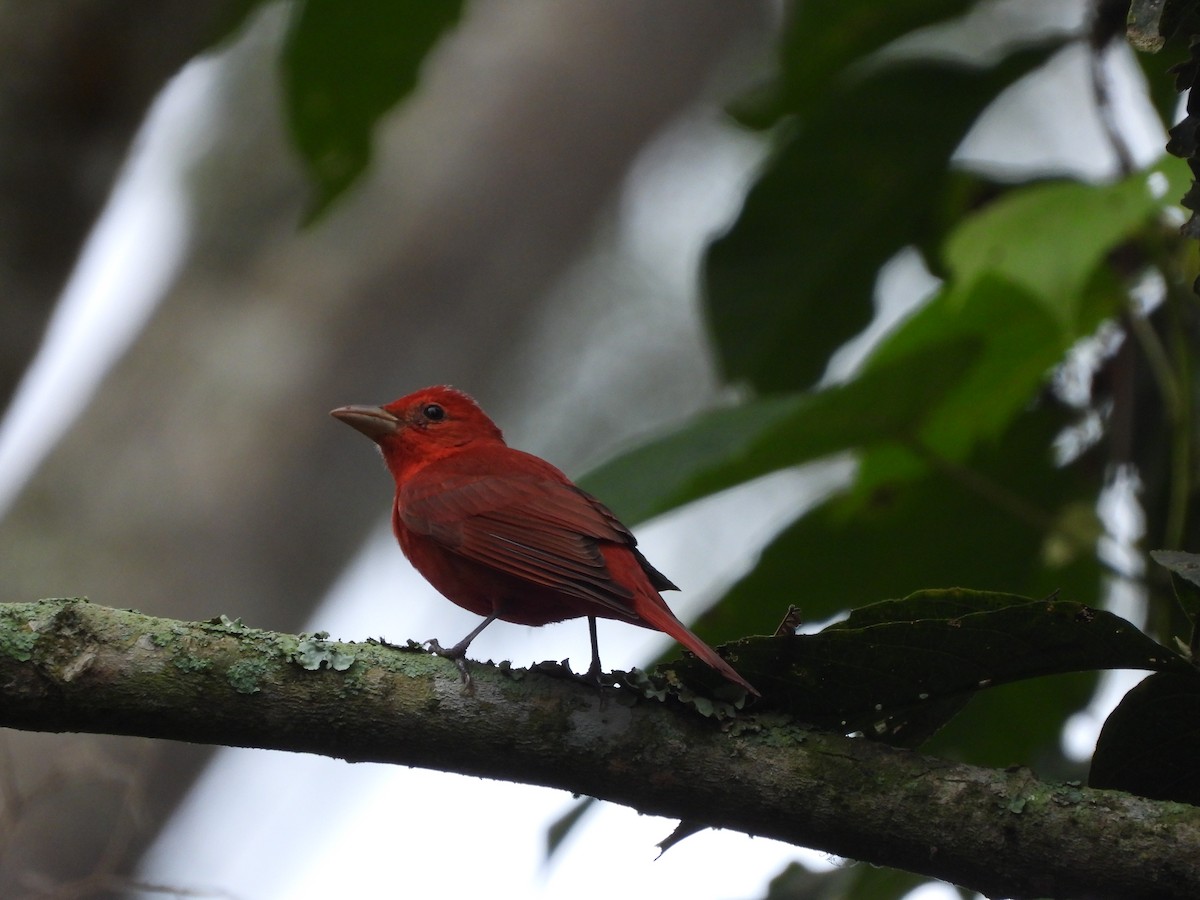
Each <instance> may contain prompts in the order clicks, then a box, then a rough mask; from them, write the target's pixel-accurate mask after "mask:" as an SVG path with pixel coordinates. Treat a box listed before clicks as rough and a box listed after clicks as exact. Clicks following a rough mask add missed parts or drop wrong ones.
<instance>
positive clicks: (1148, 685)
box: [1088, 669, 1200, 806]
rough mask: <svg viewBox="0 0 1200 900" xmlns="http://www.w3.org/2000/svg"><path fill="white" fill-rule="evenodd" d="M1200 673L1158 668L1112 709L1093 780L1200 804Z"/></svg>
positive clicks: (1094, 762)
mask: <svg viewBox="0 0 1200 900" xmlns="http://www.w3.org/2000/svg"><path fill="white" fill-rule="evenodd" d="M1197 759H1200V673H1198V672H1196V671H1195V670H1194V669H1191V670H1189V671H1183V672H1159V673H1157V674H1155V675H1151V676H1150V677H1149V678H1147V679H1145V680H1144V681H1142V682H1141V683H1140V684H1139V685H1138V686H1137V687H1135V688H1134V689H1133V690H1131V691H1130V692H1129V693H1128V694H1126V695H1125V697H1124V699H1123V700H1122V701H1121V702H1120V704H1118V706H1117V708H1116V709H1115V710H1113V712H1112V715H1110V716H1109V717H1108V721H1107V722H1105V723H1104V728H1103V729H1101V731H1100V739H1099V740H1098V741H1097V742H1096V753H1095V755H1094V756H1093V757H1092V771H1091V774H1090V776H1089V777H1088V783H1089V784H1090V785H1091V786H1092V787H1098V788H1115V789H1116V790H1120V791H1129V792H1130V793H1133V794H1140V795H1141V796H1143V797H1150V798H1151V799H1154V800H1177V801H1180V802H1182V803H1191V804H1193V805H1198V806H1200V766H1197V765H1196V760H1197Z"/></svg>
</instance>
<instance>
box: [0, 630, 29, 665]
mask: <svg viewBox="0 0 1200 900" xmlns="http://www.w3.org/2000/svg"><path fill="white" fill-rule="evenodd" d="M37 642H38V634H37V631H36V630H34V629H33V628H32V627H30V626H29V625H28V624H26V625H25V627H23V628H17V629H13V630H11V631H10V630H9V629H7V628H6V629H3V631H0V656H7V657H9V658H11V659H15V660H16V661H17V662H29V660H31V659H33V648H34V647H36V646H37Z"/></svg>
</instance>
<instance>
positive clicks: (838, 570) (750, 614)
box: [697, 408, 1099, 642]
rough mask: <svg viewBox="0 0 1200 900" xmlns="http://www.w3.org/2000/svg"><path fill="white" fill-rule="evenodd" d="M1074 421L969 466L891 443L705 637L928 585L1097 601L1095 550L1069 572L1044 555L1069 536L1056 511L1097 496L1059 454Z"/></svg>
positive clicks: (998, 448)
mask: <svg viewBox="0 0 1200 900" xmlns="http://www.w3.org/2000/svg"><path fill="white" fill-rule="evenodd" d="M1066 421H1067V418H1066V415H1065V414H1063V413H1062V412H1061V411H1059V410H1057V409H1049V408H1044V409H1037V410H1033V411H1031V412H1028V413H1026V414H1024V415H1022V416H1020V417H1019V418H1018V419H1017V420H1016V421H1015V422H1014V423H1013V424H1011V425H1010V427H1009V428H1008V430H1007V431H1006V432H1005V433H1004V434H1003V435H1002V436H1001V437H1000V438H998V439H997V440H996V441H994V442H989V443H986V444H981V445H980V446H978V447H977V448H976V449H975V451H974V453H973V454H972V456H971V457H970V458H969V459H968V460H967V461H966V462H965V463H963V464H960V465H956V466H949V467H942V468H938V469H936V470H930V469H929V468H928V467H924V468H922V467H921V463H920V460H914V459H912V458H911V455H909V456H908V457H905V456H904V454H903V451H895V450H894V449H893V448H891V447H888V446H880V447H876V448H873V449H870V450H869V451H868V452H866V453H865V454H864V456H863V460H862V462H861V465H860V468H861V469H863V470H865V471H867V472H869V476H868V477H867V478H865V483H863V484H860V485H858V486H856V488H855V489H853V490H852V491H850V492H848V493H845V494H842V495H839V496H836V497H833V498H831V499H830V500H828V501H827V502H826V503H824V504H823V505H821V506H820V507H818V508H817V509H815V510H813V511H812V512H811V513H809V514H808V515H806V516H805V517H804V518H802V519H800V520H798V521H796V522H794V523H793V524H791V525H789V526H788V527H787V528H785V529H784V530H783V531H781V532H780V533H779V534H778V535H777V536H776V537H775V539H774V540H773V541H772V542H771V543H770V544H769V545H768V546H767V547H766V548H765V549H764V550H763V552H762V555H761V557H760V558H759V561H758V565H757V566H756V567H755V568H754V570H753V571H751V572H749V573H748V574H746V575H745V576H744V577H743V578H742V579H741V580H740V581H739V582H738V583H737V584H735V585H734V586H733V587H732V588H731V589H730V591H729V592H728V593H727V594H726V596H725V597H724V598H723V599H722V600H721V601H720V602H719V603H718V604H717V605H716V606H715V607H714V608H713V609H712V610H710V611H709V612H708V613H706V614H705V615H704V617H703V618H702V619H701V620H700V622H699V623H697V630H698V632H699V633H700V634H701V636H704V637H707V638H709V639H711V640H713V641H718V642H719V641H726V640H731V639H733V638H737V637H741V636H742V635H746V634H756V633H757V634H762V633H770V632H771V631H772V630H773V629H774V626H775V624H776V623H777V622H778V621H779V618H780V617H781V615H782V613H783V610H784V609H785V608H786V607H787V605H788V604H795V605H796V606H798V607H799V608H800V610H801V612H802V613H803V615H804V618H805V620H806V621H809V622H813V621H821V620H824V619H828V618H829V617H831V616H834V615H837V614H839V613H841V612H843V611H844V610H847V609H855V608H858V607H861V606H865V605H866V604H868V603H873V602H875V601H877V600H879V598H881V597H889V596H891V597H896V596H903V595H905V594H908V593H911V592H913V591H917V590H920V589H921V588H922V587H923V586H924V585H929V584H943V585H954V584H976V585H980V586H982V587H987V588H991V589H997V590H1007V591H1010V592H1017V591H1020V592H1022V593H1025V594H1031V593H1034V594H1036V593H1043V592H1045V593H1048V592H1049V591H1052V590H1054V589H1056V588H1060V587H1061V588H1062V589H1064V590H1068V591H1072V592H1074V593H1075V595H1076V596H1084V597H1094V596H1096V595H1097V592H1098V590H1099V569H1098V567H1097V565H1096V562H1095V559H1094V555H1093V554H1092V552H1091V551H1092V547H1091V545H1088V544H1084V545H1083V546H1082V547H1080V548H1078V550H1079V553H1078V556H1077V557H1076V558H1075V559H1076V561H1075V562H1074V563H1072V564H1071V566H1069V567H1067V568H1060V567H1059V566H1058V565H1055V566H1054V567H1053V568H1048V566H1049V563H1050V560H1049V558H1048V557H1047V556H1046V555H1045V548H1046V545H1047V544H1048V543H1049V542H1051V541H1057V540H1058V538H1059V537H1060V535H1059V533H1058V531H1057V529H1056V526H1057V525H1058V524H1059V523H1060V521H1062V519H1061V517H1060V516H1058V515H1056V513H1057V511H1058V510H1061V509H1063V508H1066V507H1073V506H1074V505H1075V504H1077V503H1079V502H1080V501H1083V502H1085V503H1087V504H1088V505H1089V507H1090V504H1091V502H1092V499H1091V498H1092V492H1093V491H1094V486H1093V484H1092V482H1091V481H1090V479H1089V478H1088V477H1087V473H1085V472H1081V471H1077V470H1071V469H1059V468H1056V467H1055V466H1054V465H1053V461H1052V460H1051V458H1050V452H1049V446H1050V442H1051V441H1052V440H1053V438H1054V435H1055V434H1057V432H1058V431H1059V429H1060V428H1062V426H1063V424H1064V423H1065V422H1066ZM889 471H894V472H895V473H896V474H895V476H894V477H893V478H888V472H889ZM913 471H917V472H919V477H913V474H912V473H913ZM1068 537H1071V536H1068ZM1061 558H1062V557H1061V556H1056V557H1055V559H1056V560H1059V559H1061Z"/></svg>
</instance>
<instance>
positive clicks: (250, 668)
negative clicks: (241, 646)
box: [225, 659, 270, 694]
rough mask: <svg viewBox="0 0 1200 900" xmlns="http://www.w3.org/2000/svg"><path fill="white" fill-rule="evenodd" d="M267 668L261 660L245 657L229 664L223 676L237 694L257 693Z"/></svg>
mask: <svg viewBox="0 0 1200 900" xmlns="http://www.w3.org/2000/svg"><path fill="white" fill-rule="evenodd" d="M269 670H270V666H268V665H267V663H265V662H262V661H261V660H251V659H245V660H242V661H241V662H236V663H234V664H233V665H232V666H230V667H229V671H228V672H226V673H225V677H226V679H227V680H228V681H229V684H230V686H231V687H232V688H233V689H234V690H235V691H237V692H238V693H239V694H257V693H258V692H259V691H261V690H262V687H261V684H262V682H263V679H265V678H266V676H267V672H268V671H269Z"/></svg>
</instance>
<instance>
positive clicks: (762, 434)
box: [580, 337, 979, 523]
mask: <svg viewBox="0 0 1200 900" xmlns="http://www.w3.org/2000/svg"><path fill="white" fill-rule="evenodd" d="M978 350H979V343H978V340H977V339H976V338H972V337H966V338H959V339H955V340H953V341H945V342H942V343H940V344H939V343H937V342H934V341H930V342H929V343H927V344H925V345H923V346H922V347H921V348H920V352H919V353H917V354H913V355H911V356H909V357H897V358H894V359H891V360H889V361H888V362H887V363H881V364H880V365H878V366H876V367H874V368H873V369H872V370H871V371H869V372H867V373H864V374H863V375H862V376H860V377H859V378H857V379H855V380H854V381H851V382H848V383H846V384H844V385H839V386H836V387H832V388H828V389H826V390H823V391H818V392H816V393H801V394H797V395H792V396H787V397H770V398H766V399H763V400H756V401H751V402H749V403H746V404H743V405H742V406H737V407H733V408H731V409H718V410H713V411H711V412H708V413H705V414H703V415H701V416H700V417H698V418H697V419H695V420H693V421H692V422H691V423H689V424H687V425H685V426H683V427H682V428H680V429H679V430H678V431H676V432H674V433H672V434H669V435H667V436H665V437H663V438H660V439H658V440H656V441H652V442H651V443H649V444H646V445H643V446H642V447H639V448H637V449H635V450H632V451H630V452H628V453H626V454H624V455H622V456H619V457H617V458H616V459H613V460H610V461H609V462H607V463H605V464H604V465H602V466H601V467H600V468H598V469H595V470H594V471H592V472H591V473H589V474H588V475H587V476H586V477H585V478H583V479H582V480H581V482H580V484H581V486H582V487H583V488H584V489H585V490H587V491H590V492H591V493H593V494H595V495H596V496H598V497H600V498H602V499H603V500H604V502H605V504H607V505H608V506H610V507H611V508H612V509H613V510H615V511H616V512H617V514H618V515H619V516H620V517H621V518H622V519H623V520H624V521H627V522H631V523H633V522H639V521H642V520H644V519H647V518H649V517H650V516H654V515H657V514H659V513H662V512H665V511H666V510H668V509H672V508H674V507H676V506H679V505H681V504H683V503H687V502H688V501H691V500H694V499H696V498H697V497H702V496H705V495H707V494H711V493H714V492H715V491H719V490H722V489H724V488H727V487H731V486H733V485H736V484H740V483H742V482H745V481H749V480H751V479H753V478H757V477H759V476H761V475H765V474H767V473H769V472H773V471H776V470H778V469H782V468H786V467H787V466H793V465H798V464H800V463H804V462H809V461H811V460H814V459H819V458H821V457H823V456H828V455H830V454H833V453H837V452H839V451H842V450H847V449H854V448H859V447H867V446H872V445H875V444H878V443H880V442H885V441H894V440H901V439H904V438H906V437H908V436H909V435H912V434H915V433H916V432H917V431H918V429H919V428H920V427H921V423H922V421H923V419H924V418H925V417H926V416H927V415H928V414H929V411H930V407H931V406H933V407H936V405H937V403H938V400H939V399H940V398H941V396H942V395H943V394H944V393H946V392H947V391H949V390H951V389H952V388H953V386H954V384H955V383H956V382H958V381H959V380H960V379H961V378H962V377H963V376H964V373H966V372H967V371H968V367H969V366H971V365H972V364H973V361H974V359H975V357H976V356H977V355H978Z"/></svg>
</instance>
